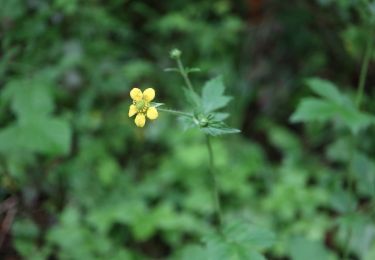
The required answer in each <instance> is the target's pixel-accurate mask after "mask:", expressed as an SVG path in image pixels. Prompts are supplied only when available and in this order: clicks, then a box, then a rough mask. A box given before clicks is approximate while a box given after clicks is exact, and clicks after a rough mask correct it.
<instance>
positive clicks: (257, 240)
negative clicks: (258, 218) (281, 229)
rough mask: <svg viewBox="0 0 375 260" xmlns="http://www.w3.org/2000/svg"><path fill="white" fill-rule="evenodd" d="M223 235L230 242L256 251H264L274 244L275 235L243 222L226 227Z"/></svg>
mask: <svg viewBox="0 0 375 260" xmlns="http://www.w3.org/2000/svg"><path fill="white" fill-rule="evenodd" d="M224 235H225V236H226V238H227V239H228V240H230V241H233V242H236V243H243V244H247V245H248V246H250V247H251V248H254V249H256V250H263V249H266V248H268V247H270V246H272V244H273V243H274V242H275V235H274V234H273V233H272V232H271V231H269V230H267V229H265V228H262V227H259V226H256V225H254V224H251V223H247V222H244V221H236V222H232V223H230V224H229V225H227V226H226V227H225V228H224Z"/></svg>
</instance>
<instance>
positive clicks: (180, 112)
mask: <svg viewBox="0 0 375 260" xmlns="http://www.w3.org/2000/svg"><path fill="white" fill-rule="evenodd" d="M158 110H159V111H161V112H167V113H171V114H174V115H178V116H186V117H193V115H192V114H189V113H185V112H182V111H178V110H173V109H164V108H158Z"/></svg>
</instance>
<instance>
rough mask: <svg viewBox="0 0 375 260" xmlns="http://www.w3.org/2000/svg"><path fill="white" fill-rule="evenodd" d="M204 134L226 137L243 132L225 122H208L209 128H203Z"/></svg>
mask: <svg viewBox="0 0 375 260" xmlns="http://www.w3.org/2000/svg"><path fill="white" fill-rule="evenodd" d="M201 129H202V131H203V132H205V133H206V134H209V135H212V136H218V135H225V134H238V133H240V132H241V131H240V130H239V129H236V128H231V127H228V126H227V125H226V124H225V123H223V122H218V121H214V122H208V126H206V127H202V128H201Z"/></svg>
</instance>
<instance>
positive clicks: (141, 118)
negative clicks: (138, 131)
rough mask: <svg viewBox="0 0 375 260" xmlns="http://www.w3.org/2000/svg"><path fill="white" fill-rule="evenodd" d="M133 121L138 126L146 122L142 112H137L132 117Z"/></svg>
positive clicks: (142, 125)
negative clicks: (133, 117)
mask: <svg viewBox="0 0 375 260" xmlns="http://www.w3.org/2000/svg"><path fill="white" fill-rule="evenodd" d="M134 122H135V124H136V125H137V126H138V127H144V125H145V123H146V117H145V115H144V114H142V113H138V114H137V116H136V117H135V119H134Z"/></svg>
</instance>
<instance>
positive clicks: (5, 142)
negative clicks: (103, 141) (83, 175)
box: [0, 117, 71, 155]
mask: <svg viewBox="0 0 375 260" xmlns="http://www.w3.org/2000/svg"><path fill="white" fill-rule="evenodd" d="M70 142H71V129H70V126H69V124H68V122H66V121H65V120H63V119H57V118H49V117H46V118H36V119H34V120H30V121H23V122H19V123H17V124H15V125H12V126H9V127H7V128H4V129H2V130H0V153H4V154H5V153H8V152H11V151H14V152H21V151H22V152H25V151H28V152H37V153H45V154H50V155H61V154H67V153H68V152H69V150H70Z"/></svg>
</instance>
